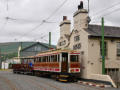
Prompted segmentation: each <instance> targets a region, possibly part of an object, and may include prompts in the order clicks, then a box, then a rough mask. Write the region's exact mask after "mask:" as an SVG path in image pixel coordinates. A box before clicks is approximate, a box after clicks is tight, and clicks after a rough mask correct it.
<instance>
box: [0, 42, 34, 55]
mask: <svg viewBox="0 0 120 90" xmlns="http://www.w3.org/2000/svg"><path fill="white" fill-rule="evenodd" d="M34 43H35V42H22V48H25V47H28V46H30V45H32V44H34ZM20 45H21V43H20V42H5V43H0V49H1V52H2V54H9V53H17V51H18V47H19V46H20Z"/></svg>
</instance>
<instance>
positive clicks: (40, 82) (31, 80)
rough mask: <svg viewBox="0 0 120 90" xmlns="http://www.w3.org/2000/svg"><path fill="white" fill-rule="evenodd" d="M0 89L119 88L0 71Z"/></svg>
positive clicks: (83, 89) (79, 89)
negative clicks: (64, 81)
mask: <svg viewBox="0 0 120 90" xmlns="http://www.w3.org/2000/svg"><path fill="white" fill-rule="evenodd" d="M0 90H120V89H114V88H97V87H93V86H87V85H80V84H77V83H62V82H57V81H55V80H52V79H49V78H42V77H36V76H28V75H21V74H13V73H12V72H10V71H0Z"/></svg>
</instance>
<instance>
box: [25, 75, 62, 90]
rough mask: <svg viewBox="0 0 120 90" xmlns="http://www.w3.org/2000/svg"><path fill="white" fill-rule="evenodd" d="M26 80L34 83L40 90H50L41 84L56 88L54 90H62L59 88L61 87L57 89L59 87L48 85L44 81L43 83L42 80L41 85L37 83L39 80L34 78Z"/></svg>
mask: <svg viewBox="0 0 120 90" xmlns="http://www.w3.org/2000/svg"><path fill="white" fill-rule="evenodd" d="M26 80H27V81H28V82H32V83H33V84H34V85H36V86H37V87H39V88H40V89H41V88H42V90H48V88H46V87H44V86H42V85H41V84H44V85H46V86H49V87H51V88H54V89H56V90H62V89H61V88H59V87H57V86H55V85H52V84H49V83H46V82H44V81H42V80H40V83H41V84H40V83H38V82H37V79H35V78H33V77H30V78H26Z"/></svg>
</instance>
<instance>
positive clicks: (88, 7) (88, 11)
mask: <svg viewBox="0 0 120 90" xmlns="http://www.w3.org/2000/svg"><path fill="white" fill-rule="evenodd" d="M89 12H90V1H89V0H88V14H89Z"/></svg>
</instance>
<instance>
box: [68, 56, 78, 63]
mask: <svg viewBox="0 0 120 90" xmlns="http://www.w3.org/2000/svg"><path fill="white" fill-rule="evenodd" d="M70 61H71V62H78V61H79V55H71V56H70Z"/></svg>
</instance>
